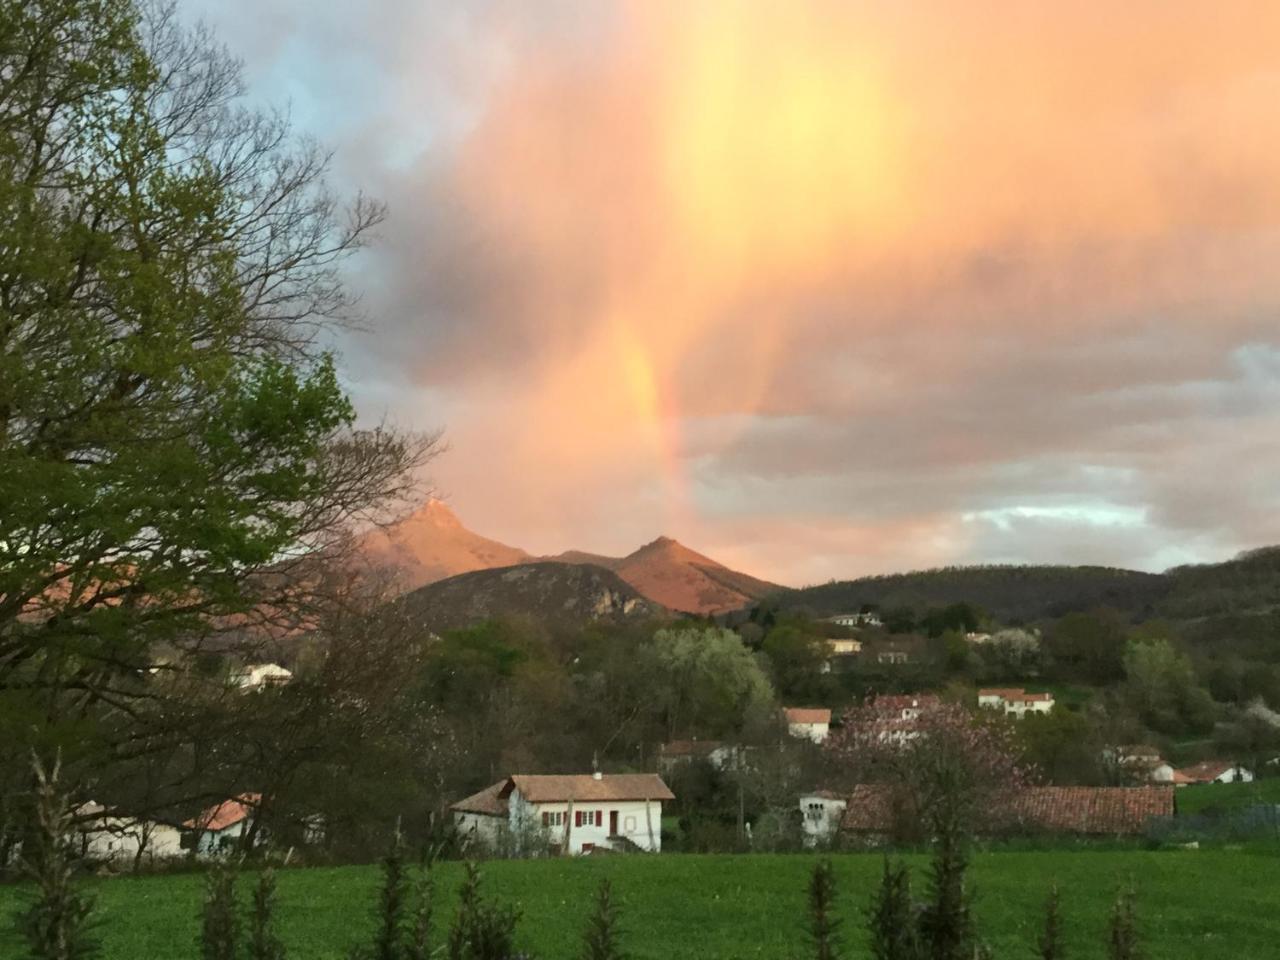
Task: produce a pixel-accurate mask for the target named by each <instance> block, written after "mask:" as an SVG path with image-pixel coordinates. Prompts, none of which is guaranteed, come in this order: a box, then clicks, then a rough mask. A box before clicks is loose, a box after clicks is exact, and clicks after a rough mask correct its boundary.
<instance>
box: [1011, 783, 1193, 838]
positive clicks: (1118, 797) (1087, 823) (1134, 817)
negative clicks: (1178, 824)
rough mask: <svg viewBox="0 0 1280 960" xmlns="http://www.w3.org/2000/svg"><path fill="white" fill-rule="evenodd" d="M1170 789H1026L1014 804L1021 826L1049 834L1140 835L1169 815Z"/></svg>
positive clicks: (1171, 801)
mask: <svg viewBox="0 0 1280 960" xmlns="http://www.w3.org/2000/svg"><path fill="white" fill-rule="evenodd" d="M1173 791H1174V788H1173V787H1172V786H1146V787H1028V788H1027V789H1026V790H1025V791H1023V792H1022V793H1021V794H1019V795H1018V797H1017V798H1016V799H1015V801H1014V816H1015V817H1016V818H1017V819H1018V821H1019V822H1020V823H1021V824H1022V825H1023V826H1028V827H1034V828H1037V829H1040V830H1047V831H1050V832H1053V833H1080V834H1106V835H1118V834H1135V833H1142V832H1143V831H1144V830H1145V829H1146V827H1147V822H1148V821H1149V820H1151V819H1152V818H1153V817H1171V816H1173Z"/></svg>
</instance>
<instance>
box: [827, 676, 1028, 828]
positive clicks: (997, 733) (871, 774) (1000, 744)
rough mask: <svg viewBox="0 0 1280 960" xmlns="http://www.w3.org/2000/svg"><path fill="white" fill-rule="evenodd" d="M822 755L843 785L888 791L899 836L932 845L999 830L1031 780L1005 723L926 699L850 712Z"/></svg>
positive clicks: (884, 700) (887, 700) (896, 700)
mask: <svg viewBox="0 0 1280 960" xmlns="http://www.w3.org/2000/svg"><path fill="white" fill-rule="evenodd" d="M827 754H828V758H829V760H830V761H831V764H832V768H833V773H834V776H835V778H836V779H837V780H838V781H839V782H840V784H841V785H842V786H852V785H854V784H859V783H863V784H866V783H874V784H884V785H885V786H886V787H887V788H889V789H891V790H892V792H893V808H894V810H895V824H894V827H895V832H896V833H899V834H900V835H901V834H906V835H911V834H915V835H917V836H919V835H921V834H923V835H924V836H928V837H933V838H935V839H940V838H956V839H959V838H963V837H966V836H968V835H970V834H972V833H973V832H974V831H975V830H980V829H991V828H995V827H998V826H999V825H1000V824H1001V823H1002V822H1004V821H1005V819H1007V816H1008V813H1009V809H1010V805H1011V803H1012V801H1013V799H1014V798H1015V797H1016V796H1017V795H1018V793H1019V792H1021V791H1022V790H1023V789H1024V788H1025V787H1026V786H1027V785H1028V783H1030V782H1031V780H1032V779H1033V776H1034V771H1033V769H1032V768H1030V767H1027V766H1025V765H1024V764H1022V763H1021V762H1020V761H1019V750H1018V747H1017V744H1016V742H1015V740H1014V737H1013V731H1012V729H1011V728H1010V726H1009V724H1008V722H1007V721H1005V720H1003V719H1001V718H993V717H987V716H975V715H974V714H972V713H971V712H970V711H968V710H966V709H965V708H964V707H963V706H961V705H960V704H955V703H943V702H941V701H938V700H937V699H936V698H930V697H921V698H901V697H880V698H877V699H874V700H869V701H868V702H867V703H865V704H864V705H862V706H860V707H856V708H854V709H852V710H850V711H848V712H847V713H846V714H845V715H844V718H843V725H842V727H841V728H840V729H838V730H836V731H834V732H833V733H832V735H831V737H830V738H829V739H828V740H827Z"/></svg>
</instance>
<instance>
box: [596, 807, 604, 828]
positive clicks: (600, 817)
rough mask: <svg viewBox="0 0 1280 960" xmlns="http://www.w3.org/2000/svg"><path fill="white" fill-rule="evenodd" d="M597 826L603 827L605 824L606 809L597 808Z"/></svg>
mask: <svg viewBox="0 0 1280 960" xmlns="http://www.w3.org/2000/svg"><path fill="white" fill-rule="evenodd" d="M596 826H597V827H603V826H604V811H603V810H597V811H596Z"/></svg>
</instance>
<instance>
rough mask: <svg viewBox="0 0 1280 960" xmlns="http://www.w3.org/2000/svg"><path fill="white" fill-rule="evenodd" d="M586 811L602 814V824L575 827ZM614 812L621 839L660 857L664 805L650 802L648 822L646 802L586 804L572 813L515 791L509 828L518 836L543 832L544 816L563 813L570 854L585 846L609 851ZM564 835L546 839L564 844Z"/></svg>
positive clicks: (553, 830) (557, 830)
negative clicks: (577, 815) (531, 831)
mask: <svg viewBox="0 0 1280 960" xmlns="http://www.w3.org/2000/svg"><path fill="white" fill-rule="evenodd" d="M587 811H592V812H593V813H594V812H596V811H598V812H600V813H601V814H603V816H602V817H601V818H600V820H601V822H600V823H598V824H594V823H593V824H591V825H588V824H586V823H585V822H584V823H583V824H582V826H576V825H575V822H574V821H575V820H576V814H577V813H578V812H582V813H583V814H584V815H585V814H586V812H587ZM613 812H616V813H617V814H618V833H617V835H618V836H621V837H625V838H626V839H627V840H630V841H631V842H632V843H634V844H635V845H636V846H637V847H639V848H640V849H642V850H650V851H652V852H654V853H657V852H659V851H660V850H661V849H662V803H661V801H658V800H650V801H649V802H648V817H647V818H646V816H645V801H643V800H614V801H596V800H591V801H583V802H581V803H574V804H572V812H571V810H570V804H568V803H529V802H527V801H526V800H525V799H524V797H523V796H522V795H521V794H520V791H519V790H513V791H512V792H511V800H510V816H511V821H510V826H511V830H512V832H513V833H516V834H521V833H523V832H527V831H528V830H529V829H530V827H532V828H534V829H542V814H543V813H561V814H563V815H564V817H565V819H566V821H567V822H568V836H569V845H568V852H569V853H573V854H577V853H582V852H583V846H584V844H591V845H592V846H595V847H606V848H608V847H612V846H614V844H613V843H612V842H611V841H610V839H609V837H610V835H611V834H610V831H609V814H610V813H613ZM584 819H585V816H584ZM651 827H652V833H651V832H650V828H651ZM565 833H566V830H565V827H564V826H558V827H549V828H547V829H546V837H547V840H548V842H550V843H556V844H563V843H564V838H565ZM619 846H621V845H620V844H619Z"/></svg>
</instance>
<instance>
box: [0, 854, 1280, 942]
mask: <svg viewBox="0 0 1280 960" xmlns="http://www.w3.org/2000/svg"><path fill="white" fill-rule="evenodd" d="M813 862H814V858H813V857H811V856H764V855H761V856H666V857H625V858H603V857H601V858H595V859H591V858H587V859H581V860H573V861H564V860H559V861H537V862H500V863H491V864H488V865H486V867H485V878H486V886H487V887H488V890H489V892H490V893H491V894H493V895H495V896H497V897H499V898H501V899H503V900H506V901H514V902H515V903H517V904H519V905H520V907H521V908H522V910H523V914H524V917H523V920H522V922H521V942H522V943H523V944H524V945H525V946H526V947H527V948H529V949H531V950H532V951H533V952H534V953H535V954H536V955H537V956H538V957H540V958H541V960H554V958H566V960H567V958H571V957H574V956H576V955H577V949H578V942H579V941H578V938H579V936H580V932H579V931H580V930H581V927H582V922H583V918H584V917H585V915H586V913H587V910H588V906H589V898H590V893H591V891H592V889H593V888H594V886H595V884H596V883H597V882H598V880H599V878H600V877H603V876H606V875H607V876H610V877H612V878H613V880H614V883H615V889H616V890H617V893H618V895H619V898H620V901H621V904H622V908H623V911H624V920H625V925H626V928H627V931H628V933H629V936H628V937H627V945H628V948H629V951H630V954H631V956H632V957H633V958H634V960H659V958H662V960H671V958H686V957H687V958H725V960H728V958H745V957H770V958H776V960H786V958H789V957H803V956H805V955H806V952H805V947H804V939H803V933H802V924H803V922H804V914H803V905H804V883H805V880H806V878H807V873H808V870H809V869H810V867H811V865H812V864H813ZM835 862H836V869H837V875H838V880H839V885H840V886H839V892H840V902H841V908H842V913H843V914H844V916H845V917H846V918H847V925H846V932H847V934H848V938H849V940H850V941H851V944H850V945H851V946H854V945H857V946H858V947H861V936H862V931H861V921H860V910H861V908H862V907H863V906H864V905H865V903H866V902H867V899H868V897H869V896H870V895H871V892H872V890H873V889H874V887H875V884H876V881H877V878H878V875H879V871H880V864H881V860H880V857H879V856H878V855H847V856H840V857H837V858H836V860H835ZM912 862H913V864H914V865H916V867H917V871H916V873H917V877H918V878H919V879H920V880H921V881H922V880H923V877H922V875H921V870H922V868H923V864H924V861H923V859H921V858H918V857H917V858H913V860H912ZM460 872H461V871H460V865H458V864H454V863H450V864H445V865H443V866H442V867H441V868H440V871H439V875H438V882H439V886H440V888H441V891H442V894H443V895H444V897H446V898H447V899H448V901H449V902H450V907H449V908H448V909H444V910H440V911H439V913H438V915H440V914H442V913H443V914H447V913H448V910H449V909H451V903H452V900H453V897H454V895H455V892H456V888H457V883H458V879H459V875H460ZM1130 877H1132V878H1133V879H1135V880H1136V881H1137V883H1138V886H1139V889H1140V910H1141V925H1142V928H1143V932H1144V934H1145V938H1146V943H1147V946H1148V951H1147V955H1148V956H1152V957H1158V958H1160V960H1193V958H1194V960H1214V958H1222V960H1228V958H1230V960H1238V958H1241V957H1262V956H1271V955H1273V954H1272V951H1273V950H1274V946H1275V942H1274V904H1275V902H1276V898H1277V896H1280V858H1276V857H1275V856H1269V855H1263V854H1255V853H1245V852H1218V851H1195V852H1192V851H1185V852H1184V851H1176V852H1044V853H1041V852H1037V853H990V854H983V855H980V856H979V857H978V858H977V861H976V865H975V870H974V875H973V879H974V886H975V889H976V892H977V896H978V905H977V916H978V920H979V922H980V924H981V927H982V930H983V932H984V933H985V935H986V936H987V938H988V939H989V941H990V942H991V943H992V945H993V946H994V947H995V948H996V955H997V956H1006V957H1019V956H1029V955H1030V954H1029V948H1030V945H1031V944H1032V943H1033V942H1034V938H1035V931H1036V925H1037V923H1038V922H1039V917H1040V910H1041V905H1042V902H1043V898H1044V893H1045V890H1046V888H1047V887H1048V885H1049V883H1050V882H1051V881H1053V880H1056V881H1057V882H1058V883H1059V885H1060V886H1061V888H1062V891H1063V908H1064V910H1065V912H1066V915H1067V924H1066V927H1067V938H1068V946H1069V947H1070V948H1071V955H1072V956H1081V957H1088V956H1100V955H1101V939H1100V938H1101V936H1102V931H1103V928H1104V925H1105V923H1106V916H1107V911H1108V907H1109V905H1110V901H1111V897H1112V893H1113V891H1114V889H1115V887H1116V885H1117V883H1118V882H1121V881H1123V880H1127V879H1128V878H1130ZM377 881H378V876H377V873H376V871H375V870H374V869H373V868H369V867H348V868H325V869H311V870H294V871H286V872H284V873H282V875H281V882H280V899H281V910H280V914H279V916H280V922H281V928H282V935H283V938H284V940H285V943H286V945H287V946H288V948H289V950H290V956H291V957H292V958H293V960H339V958H345V956H346V954H347V950H348V947H349V946H350V945H351V944H352V943H354V942H358V941H359V939H360V938H362V937H365V936H366V935H367V930H368V929H369V927H370V918H369V904H370V903H371V901H372V897H373V893H374V889H375V886H376V884H377ZM200 885H201V878H200V877H199V876H196V875H181V876H171V877H144V878H138V879H120V880H105V881H99V882H97V883H95V885H94V888H95V892H96V893H97V895H98V899H99V903H100V905H101V907H102V916H103V921H104V923H103V928H102V936H103V939H104V941H105V946H106V952H105V960H139V958H152V960H163V958H192V957H195V956H196V955H197V950H196V946H195V937H196V931H197V920H196V911H197V905H198V903H199V897H200ZM246 892H247V891H246ZM17 898H18V891H17V890H16V889H14V888H0V914H9V913H10V912H11V910H12V908H13V906H14V905H15V903H16V901H17ZM442 906H443V905H442ZM9 929H10V928H9V927H8V925H5V926H4V927H0V956H2V957H8V956H13V955H21V954H20V953H19V951H18V949H17V947H18V945H17V943H16V941H14V940H13V939H12V935H11V934H10V933H9ZM852 952H853V951H851V953H852ZM860 954H861V950H859V951H858V952H857V954H855V955H860Z"/></svg>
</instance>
